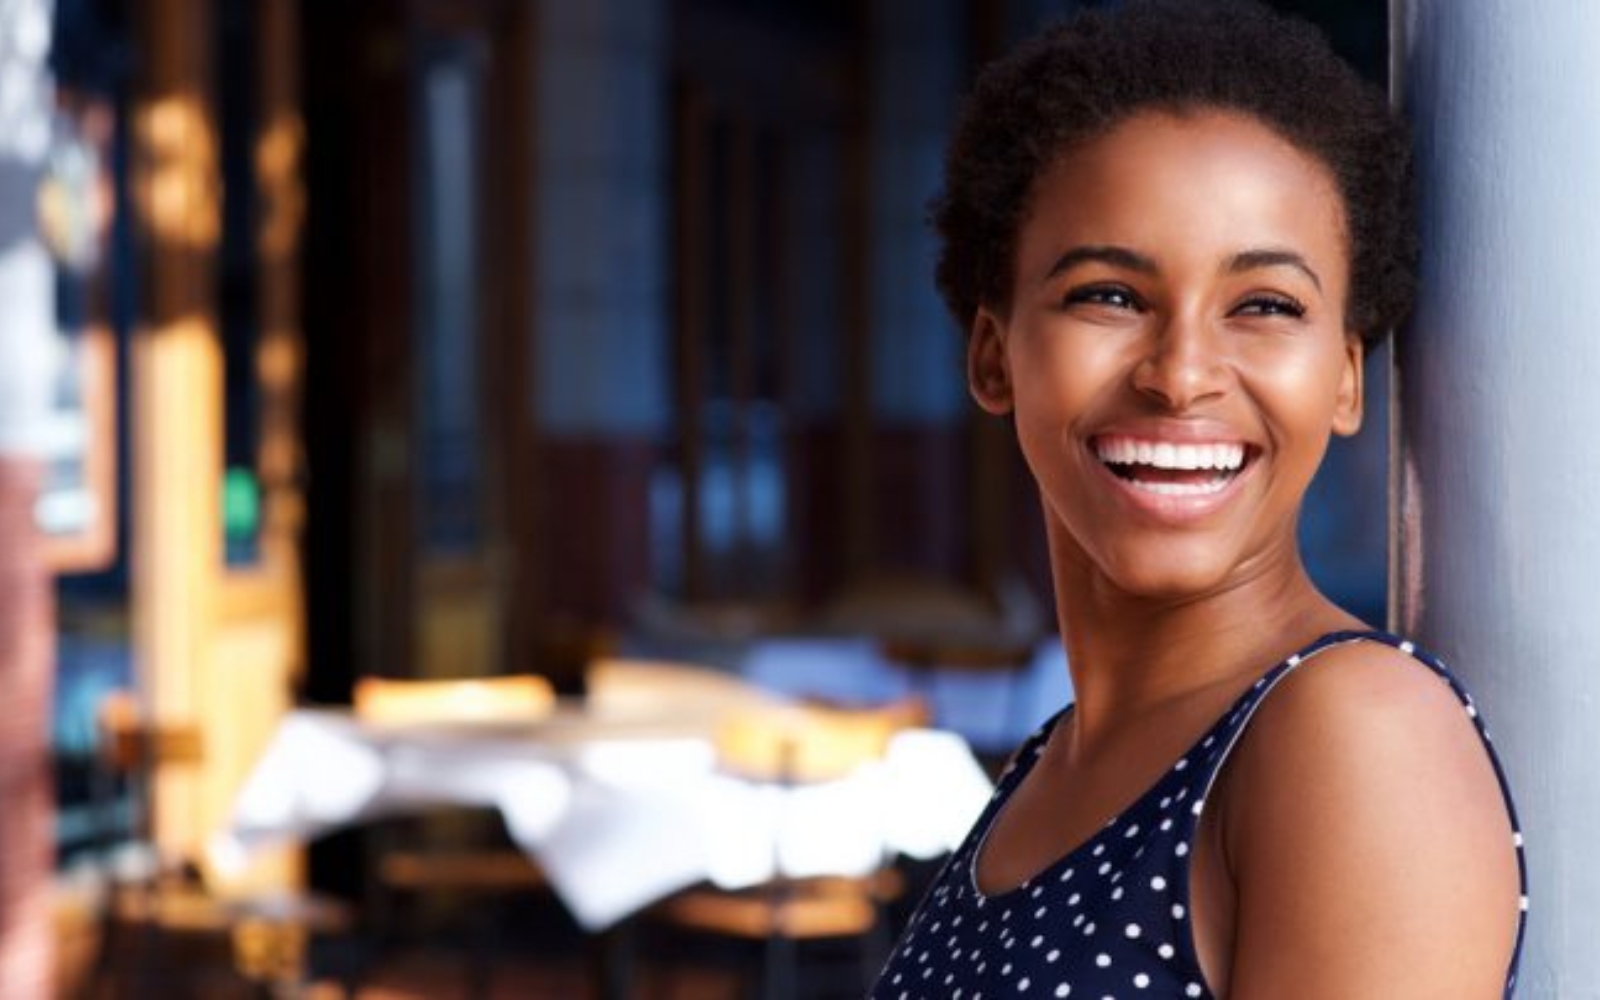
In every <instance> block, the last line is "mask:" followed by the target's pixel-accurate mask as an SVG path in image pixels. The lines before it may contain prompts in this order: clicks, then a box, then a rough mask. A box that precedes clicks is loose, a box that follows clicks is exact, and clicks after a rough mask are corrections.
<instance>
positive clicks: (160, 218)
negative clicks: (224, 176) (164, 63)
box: [134, 96, 222, 249]
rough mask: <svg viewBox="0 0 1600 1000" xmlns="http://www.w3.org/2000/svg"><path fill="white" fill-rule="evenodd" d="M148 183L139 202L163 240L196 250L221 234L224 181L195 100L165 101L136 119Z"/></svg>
mask: <svg viewBox="0 0 1600 1000" xmlns="http://www.w3.org/2000/svg"><path fill="white" fill-rule="evenodd" d="M134 135H135V136H136V137H137V140H138V143H139V149H140V151H141V153H142V166H143V171H144V173H143V180H142V183H141V184H140V186H139V189H138V193H137V196H136V200H137V201H138V205H139V209H140V212H141V214H142V216H143V219H144V223H145V226H146V227H147V228H148V230H149V232H150V234H151V235H152V236H153V237H154V238H155V239H156V240H158V241H160V242H163V243H169V244H177V245H179V246H183V247H189V248H194V249H208V248H210V247H213V246H215V245H216V243H217V241H218V239H219V237H220V235H221V232H222V221H221V219H222V212H221V205H222V180H221V177H220V175H219V173H218V170H217V144H216V134H215V130H214V129H213V128H212V127H211V122H210V120H209V119H208V118H207V116H206V113H205V108H204V106H203V105H202V104H201V103H200V101H199V100H198V99H197V98H195V97H189V96H175V97H166V98H161V99H160V100H157V101H155V102H153V103H152V104H150V105H149V106H148V107H146V108H144V109H142V110H141V111H140V112H139V113H138V115H137V116H136V117H135V120H134Z"/></svg>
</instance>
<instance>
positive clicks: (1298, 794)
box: [1221, 642, 1520, 996]
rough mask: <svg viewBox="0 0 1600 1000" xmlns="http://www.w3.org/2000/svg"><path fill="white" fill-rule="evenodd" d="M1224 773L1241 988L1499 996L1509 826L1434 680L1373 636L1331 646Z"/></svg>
mask: <svg viewBox="0 0 1600 1000" xmlns="http://www.w3.org/2000/svg"><path fill="white" fill-rule="evenodd" d="M1228 768H1229V772H1230V773H1229V774H1228V776H1227V779H1226V783H1225V800H1224V802H1223V803H1222V807H1221V808H1222V816H1223V838H1224V839H1223V843H1224V845H1225V846H1224V852H1225V854H1226V855H1227V864H1228V867H1229V870H1230V873H1231V874H1232V876H1233V878H1234V883H1235V889H1236V892H1237V898H1238V903H1239V906H1238V913H1239V925H1238V927H1237V935H1238V945H1239V947H1238V948H1237V949H1236V954H1237V956H1238V963H1239V964H1238V967H1237V968H1236V969H1235V984H1236V985H1237V986H1246V985H1247V984H1249V983H1250V982H1251V977H1253V976H1258V977H1261V980H1260V981H1261V982H1263V983H1267V984H1269V986H1268V987H1267V988H1264V989H1262V990H1261V993H1262V994H1263V995H1267V994H1270V991H1271V989H1276V988H1279V987H1281V986H1283V985H1284V983H1285V982H1286V981H1287V980H1285V979H1283V978H1281V977H1283V976H1286V975H1289V976H1295V977H1298V976H1301V975H1315V976H1316V977H1317V980H1318V981H1321V982H1325V983H1327V984H1328V990H1329V992H1328V994H1327V995H1329V996H1353V995H1390V996H1395V995H1403V996H1435V995H1439V996H1445V995H1448V996H1475V995H1480V994H1481V995H1485V996H1488V995H1498V989H1499V988H1500V987H1501V986H1503V979H1504V975H1505V971H1506V967H1507V965H1508V964H1509V960H1510V952H1511V948H1512V945H1513V942H1514V939H1515V927H1516V921H1517V914H1518V897H1519V894H1520V890H1519V888H1518V878H1517V871H1516V857H1515V850H1514V847H1513V843H1512V832H1511V825H1510V818H1509V814H1508V812H1507V809H1506V805H1505V800H1504V797H1503V795H1502V793H1501V790H1500V786H1499V782H1498V779H1497V778H1496V776H1495V772H1494V768H1493V765H1492V763H1491V761H1490V759H1489V756H1488V753H1487V751H1486V750H1485V748H1484V744H1483V742H1482V739H1481V738H1480V737H1479V735H1478V732H1477V730H1476V728H1475V727H1474V725H1473V723H1472V720H1471V718H1470V717H1469V716H1468V713H1467V711H1466V709H1465V707H1464V706H1463V704H1462V703H1461V701H1460V700H1459V699H1458V698H1457V696H1456V694H1455V693H1454V692H1453V691H1452V690H1451V688H1450V686H1449V685H1448V684H1447V683H1446V682H1445V680H1444V678H1442V677H1441V676H1440V675H1439V674H1437V673H1436V672H1434V671H1433V670H1431V669H1430V668H1429V667H1427V666H1426V665H1424V664H1422V663H1419V662H1417V661H1416V660H1415V659H1413V658H1412V657H1410V656H1408V655H1406V654H1405V653H1403V652H1401V651H1399V650H1397V649H1394V648H1392V647H1389V646H1386V645H1383V644H1381V643H1376V642H1355V643H1349V644H1346V645H1342V646H1338V647H1334V648H1331V649H1328V650H1325V651H1323V652H1322V653H1321V654H1319V655H1318V656H1316V657H1314V658H1311V659H1309V660H1307V661H1306V662H1304V663H1302V664H1300V665H1299V666H1298V667H1297V668H1296V669H1294V670H1292V671H1290V672H1289V673H1288V674H1287V675H1286V676H1285V677H1284V678H1283V679H1282V680H1281V681H1280V682H1279V683H1278V684H1277V685H1276V687H1275V689H1274V690H1273V691H1272V692H1271V693H1270V695H1269V696H1267V697H1266V698H1265V699H1264V700H1263V701H1262V703H1261V705H1260V707H1259V708H1258V709H1257V712H1256V715H1255V718H1254V719H1253V720H1252V721H1251V724H1250V726H1249V728H1248V729H1247V730H1246V732H1245V735H1244V736H1243V737H1242V738H1241V739H1240V741H1239V744H1238V746H1237V747H1236V750H1235V757H1234V759H1233V760H1232V761H1230V762H1229V764H1228ZM1462 949H1467V951H1466V954H1467V955H1469V956H1470V957H1468V958H1464V957H1463V951H1462ZM1296 963H1299V965H1298V966H1297V965H1296ZM1240 976H1243V977H1244V978H1243V979H1242V980H1241V979H1240V978H1239V977H1240ZM1446 984H1448V988H1445V986H1446ZM1486 984H1487V985H1486ZM1491 985H1492V986H1493V987H1494V989H1493V990H1490V989H1489V986H1491ZM1451 990H1455V992H1451ZM1236 995H1239V996H1252V995H1256V994H1255V992H1253V991H1250V990H1248V989H1247V990H1246V991H1245V992H1244V993H1236ZM1319 995H1320V994H1319Z"/></svg>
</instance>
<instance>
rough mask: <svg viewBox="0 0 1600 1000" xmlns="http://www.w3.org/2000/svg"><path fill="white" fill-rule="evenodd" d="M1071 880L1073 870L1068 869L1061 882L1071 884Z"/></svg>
mask: <svg viewBox="0 0 1600 1000" xmlns="http://www.w3.org/2000/svg"><path fill="white" fill-rule="evenodd" d="M1071 880H1072V869H1071V868H1068V869H1067V870H1066V871H1064V872H1062V873H1061V881H1063V882H1069V881H1071Z"/></svg>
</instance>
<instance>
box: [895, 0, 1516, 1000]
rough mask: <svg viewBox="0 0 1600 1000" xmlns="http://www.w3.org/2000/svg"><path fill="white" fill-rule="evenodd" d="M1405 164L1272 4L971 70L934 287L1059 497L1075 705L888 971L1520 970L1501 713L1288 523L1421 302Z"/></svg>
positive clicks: (1181, 10) (1092, 975) (1353, 978)
mask: <svg viewBox="0 0 1600 1000" xmlns="http://www.w3.org/2000/svg"><path fill="white" fill-rule="evenodd" d="M1240 53H1249V58H1248V59H1245V58H1240ZM1408 162H1409V159H1408V153H1407V148H1406V140H1405V135H1404V131H1403V128H1402V127H1401V125H1400V124H1399V123H1398V122H1397V121H1396V120H1395V119H1394V118H1393V117H1392V115H1391V113H1390V112H1389V110H1388V108H1387V106H1386V104H1385V102H1384V100H1383V97H1382V95H1381V94H1377V93H1374V92H1372V91H1370V90H1368V89H1367V88H1366V87H1365V86H1364V85H1363V84H1361V83H1360V81H1359V80H1358V79H1357V78H1356V77H1355V75H1354V74H1353V73H1352V72H1351V71H1350V70H1348V69H1347V68H1346V67H1344V66H1343V65H1342V64H1341V63H1339V62H1338V60H1337V59H1336V58H1335V57H1334V56H1333V55H1332V54H1331V52H1330V51H1329V50H1328V49H1327V47H1326V45H1325V44H1324V43H1323V41H1322V40H1321V38H1320V37H1319V36H1317V35H1316V34H1315V32H1314V31H1312V30H1311V29H1309V28H1307V27H1306V26H1304V25H1302V24H1299V23H1298V22H1293V21H1287V20H1284V19H1281V18H1279V17H1278V16H1276V15H1273V14H1271V13H1269V12H1268V11H1266V10H1265V9H1263V8H1260V7H1258V6H1256V5H1254V4H1253V3H1246V2H1232V0H1228V2H1202V3H1194V2H1188V3H1179V2H1176V0H1146V2H1133V3H1129V4H1126V5H1123V6H1122V7H1121V8H1119V9H1118V10H1117V11H1116V12H1115V13H1111V14H1088V15H1083V16H1081V17H1079V18H1078V19H1077V20H1075V21H1073V22H1071V23H1070V24H1068V25H1066V26H1064V27H1062V28H1058V29H1056V30H1055V31H1053V32H1051V33H1049V34H1047V35H1045V36H1043V37H1041V38H1039V39H1036V40H1034V41H1033V42H1031V43H1029V44H1027V45H1025V46H1024V47H1023V48H1021V49H1020V50H1019V51H1018V52H1016V53H1015V54H1013V55H1012V56H1010V57H1009V58H1007V59H1006V60H1003V61H1002V62H1000V63H998V64H996V65H995V66H994V67H991V68H990V69H989V70H987V71H986V72H985V73H984V75H983V77H982V78H981V79H980V81H979V83H978V85H977V88H976V93H975V95H974V97H973V98H972V100H971V102H970V103H969V105H968V107H967V109H966V112H965V114H964V117H963V119H962V121H961V123H960V125H959V127H958V131H957V134H956V137H955V139H954V142H953V144H952V147H951V152H950V156H949V160H948V163H947V170H946V189H945V191H944V192H943V194H942V195H941V197H940V200H939V201H938V202H937V203H936V221H937V222H938V225H939V228H940V232H941V235H942V237H943V240H944V244H943V253H942V256H941V259H940V264H939V283H940V288H941V290H942V291H943V292H944V294H945V297H946V301H947V302H948V304H949V305H950V307H951V309H952V310H953V312H954V313H955V315H956V317H957V319H958V321H959V322H960V323H961V325H962V326H963V327H964V328H965V329H967V330H968V377H969V382H970V385H971V391H972V394H973V396H974V398H975V399H976V401H977V402H978V404H979V405H980V406H981V407H982V408H983V409H984V410H986V411H988V412H990V413H993V414H996V415H1008V416H1010V417H1011V419H1012V420H1013V423H1014V427H1015V432H1016V435H1017V439H1018V442H1019V444H1020V446H1021V450H1022V453H1023V456H1024V458H1025V459H1026V461H1027V465H1028V468H1029V470H1030V471H1031V472H1032V474H1033V477H1034V479H1035V481H1036V482H1037V485H1038V488H1039V493H1040V497H1041V500H1042V506H1043V511H1044V518H1045V528H1046V536H1047V539H1048V542H1049V548H1050V558H1051V569H1052V577H1053V582H1054V585H1055V591H1056V601H1057V614H1058V618H1059V622H1060V625H1061V632H1062V635H1063V636H1064V641H1065V644H1066V647H1067V653H1068V662H1069V663H1070V665H1071V670H1072V681H1073V687H1074V689H1075V691H1076V692H1077V702H1076V703H1075V704H1074V705H1073V706H1071V707H1070V708H1069V709H1067V710H1065V711H1063V712H1062V713H1060V714H1059V715H1057V716H1056V717H1055V718H1053V719H1051V720H1050V721H1049V722H1047V723H1046V724H1045V725H1044V726H1043V727H1042V728H1041V730H1040V731H1039V732H1038V733H1037V734H1036V735H1035V736H1033V737H1032V738H1030V739H1029V740H1028V742H1027V743H1025V744H1024V746H1023V748H1022V749H1021V750H1020V751H1019V752H1018V754H1017V756H1016V758H1015V761H1014V763H1013V766H1012V767H1011V769H1010V770H1009V771H1008V772H1007V775H1006V776H1005V778H1004V779H1003V780H1002V781H1001V784H1000V787H999V789H998V791H997V792H996V796H995V799H994V800H993V802H991V804H990V806H989V808H988V809H987V810H986V811H985V813H984V815H983V816H982V817H981V818H980V819H979V821H978V823H977V825H976V826H975V827H974V829H973V831H972V833H971V835H970V836H969V838H968V841H967V843H966V844H965V845H964V846H963V847H962V848H961V850H960V851H958V852H957V854H956V855H955V856H954V858H953V859H952V861H951V862H950V864H949V865H948V866H947V868H946V870H945V872H944V873H943V875H942V876H941V878H940V880H939V881H938V883H937V884H936V885H935V886H934V887H933V890H932V891H931V892H930V894H929V895H928V897H927V898H926V899H925V900H924V902H923V905H922V907H921V909H920V910H919V911H918V913H917V915H916V916H915V917H914V918H913V920H912V922H911V924H910V925H909V927H908V929H907V932H906V935H905V937H904V939H903V940H902V941H901V943H900V944H899V946H898V947H897V948H896V950H895V952H894V954H893V955H892V956H891V959H890V961H889V964H888V965H887V966H886V968H885V970H884V972H883V974H882V978H881V979H880V981H879V984H878V988H877V992H876V994H875V995H876V996H880V997H900V996H952V995H966V994H973V995H975V994H976V993H977V992H980V991H981V992H982V993H984V994H985V995H988V994H990V993H991V991H993V992H1001V993H1004V994H1005V995H1010V993H1012V992H1015V991H1019V990H1020V991H1024V992H1026V991H1029V990H1038V991H1041V992H1043V993H1044V994H1045V995H1054V996H1057V997H1064V996H1097V997H1098V996H1104V995H1122V994H1124V993H1125V992H1127V991H1129V990H1130V989H1132V990H1137V991H1148V995H1154V996H1186V997H1204V996H1216V997H1231V998H1238V1000H1249V998H1257V997H1284V996H1294V997H1299V998H1320V997H1327V998H1336V997H1337V998H1344V997H1353V996H1384V997H1488V996H1496V995H1501V994H1509V993H1510V992H1511V990H1512V989H1513V987H1514V985H1515V981H1516V959H1517V954H1518V950H1519V948H1520V940H1521V933H1522V923H1523V911H1524V910H1525V908H1526V896H1525V894H1524V892H1523V889H1522V888H1521V885H1522V882H1523V878H1522V859H1521V836H1520V834H1519V833H1518V832H1517V830H1516V824H1515V818H1514V815H1513V813H1512V809H1511V806H1510V798H1509V795H1508V794H1507V790H1506V788H1505V785H1504V781H1503V778H1502V776H1501V774H1500V771H1499V767H1498V764H1497V762H1496V761H1495V758H1494V755H1493V753H1492V751H1490V750H1489V744H1488V742H1487V737H1486V735H1485V733H1484V731H1483V729H1482V723H1481V720H1480V719H1479V716H1478V712H1477V709H1476V707H1475V706H1474V705H1473V703H1472V701H1471V699H1470V697H1469V696H1468V695H1467V694H1466V692H1465V691H1464V690H1463V689H1461V687H1460V686H1459V684H1458V683H1457V682H1456V681H1455V680H1454V678H1453V677H1451V675H1450V674H1449V673H1448V671H1447V670H1446V669H1445V668H1444V666H1443V665H1442V664H1441V663H1439V662H1438V660H1436V659H1435V658H1433V657H1432V656H1430V655H1429V654H1427V653H1425V652H1423V651H1421V650H1419V649H1417V647H1416V646H1415V645H1414V644H1413V643H1411V642H1409V641H1406V640H1403V639H1400V638H1398V637H1395V636H1392V635H1388V634H1386V633H1383V632H1378V631H1374V630H1372V629H1371V628H1370V627H1369V626H1368V625H1366V624H1365V623H1363V622H1362V621H1361V620H1360V619H1358V618H1357V617H1355V616H1354V615H1352V614H1350V613H1349V612H1347V611H1346V610H1344V609H1342V608H1340V607H1339V606H1337V605H1336V604H1334V603H1333V602H1332V601H1330V600H1329V599H1328V598H1326V597H1325V596H1324V595H1323V594H1322V593H1321V592H1320V591H1318V589H1317V588H1316V586H1315V585H1314V583H1313V582H1312V580H1311V579H1310V577H1309V576H1308V575H1307V573H1306V571H1305V568H1304V566H1303V564H1302V560H1301V556H1300V551H1299V548H1298V545H1297V540H1296V525H1297V521H1298V519H1299V516H1300V511H1301V507H1302V502H1303V500H1304V497H1305V493H1306V489H1307V487H1308V485H1309V484H1310V481H1311V478H1312V476H1313V475H1314V474H1315V472H1316V470H1317V468H1318V466H1319V465H1320V463H1321V461H1322V458H1323V455H1324V453H1325V451H1326V449H1327V447H1328V442H1329V439H1330V437H1332V436H1335V435H1339V436H1347V435H1352V434H1354V433H1356V431H1357V430H1358V429H1359V428H1360V425H1361V418H1362V410H1363V405H1364V400H1363V383H1362V360H1363V356H1364V352H1365V350H1366V348H1367V347H1368V346H1369V345H1370V344H1372V343H1374V342H1376V341H1377V340H1378V339H1379V338H1381V337H1382V336H1383V335H1384V333H1385V332H1386V331H1387V329H1388V328H1389V327H1390V326H1391V325H1392V324H1394V323H1395V322H1397V321H1398V320H1399V319H1400V318H1402V316H1403V314H1404V312H1405V309H1406V307H1407V305H1408V303H1409V300H1410V296H1411V291H1412V284H1413V280H1414V268H1413V259H1414V245H1413V243H1414V241H1413V237H1412V235H1411V224H1410V207H1409V197H1410V193H1409V190H1408V184H1409V182H1408ZM1269 696H1270V697H1269ZM1463 708H1465V711H1463ZM958 991H959V992H958ZM1051 991H1053V993H1052V992H1051Z"/></svg>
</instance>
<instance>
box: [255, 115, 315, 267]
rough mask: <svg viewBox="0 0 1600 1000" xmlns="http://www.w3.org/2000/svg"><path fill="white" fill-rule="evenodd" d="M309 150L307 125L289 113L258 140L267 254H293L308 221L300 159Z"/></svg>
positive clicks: (263, 238) (262, 238)
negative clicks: (306, 144)
mask: <svg viewBox="0 0 1600 1000" xmlns="http://www.w3.org/2000/svg"><path fill="white" fill-rule="evenodd" d="M304 150H305V125H304V124H303V123H302V122H301V120H300V116H299V115H296V114H291V113H288V112H285V113H283V114H280V115H278V116H277V117H276V118H274V119H273V120H272V122H270V123H269V124H268V125H267V127H266V128H264V129H263V130H262V132H261V137H260V139H259V140H257V142H256V178H257V184H259V185H260V188H261V200H262V206H263V211H262V222H261V231H260V236H259V249H260V252H261V255H262V256H263V257H268V258H271V257H279V256H284V255H287V254H290V253H293V252H294V250H295V247H296V245H297V244H298V242H299V239H300V228H301V226H302V224H303V223H304V221H305V214H306V196H305V188H304V186H303V185H302V184H301V182H300V160H301V156H302V154H303V153H304Z"/></svg>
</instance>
